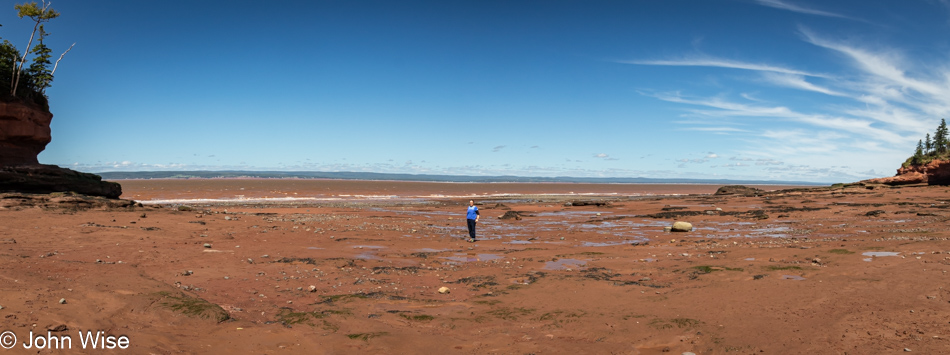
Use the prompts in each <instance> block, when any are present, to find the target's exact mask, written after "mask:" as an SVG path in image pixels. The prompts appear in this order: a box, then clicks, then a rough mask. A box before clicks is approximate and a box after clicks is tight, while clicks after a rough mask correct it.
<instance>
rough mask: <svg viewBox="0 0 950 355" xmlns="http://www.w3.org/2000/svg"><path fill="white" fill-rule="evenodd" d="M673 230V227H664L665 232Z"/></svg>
mask: <svg viewBox="0 0 950 355" xmlns="http://www.w3.org/2000/svg"><path fill="white" fill-rule="evenodd" d="M672 230H673V227H670V226H666V227H663V231H664V232H670V231H672Z"/></svg>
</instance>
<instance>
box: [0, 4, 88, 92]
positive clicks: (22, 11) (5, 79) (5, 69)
mask: <svg viewBox="0 0 950 355" xmlns="http://www.w3.org/2000/svg"><path fill="white" fill-rule="evenodd" d="M50 5H51V4H50V3H47V2H46V1H45V0H43V1H42V2H41V3H40V4H37V3H36V1H32V2H26V3H23V4H17V5H14V8H15V9H16V10H17V16H18V17H19V18H24V17H27V18H29V19H30V20H32V21H33V32H32V33H31V34H30V40H29V41H28V42H27V44H26V49H24V50H23V51H22V52H20V51H19V50H18V49H17V48H16V47H15V46H14V45H13V44H12V43H10V42H9V41H7V40H4V41H3V43H0V89H6V90H8V91H9V96H7V97H6V98H5V99H6V100H9V99H22V100H26V101H28V102H30V101H31V102H34V103H36V104H39V105H41V106H43V107H44V108H46V107H47V106H48V105H47V102H46V94H45V93H46V88H48V87H50V85H51V83H52V81H53V74H54V73H55V72H56V67H57V66H58V65H59V61H60V60H62V59H63V56H65V55H66V53H68V52H69V50H71V49H72V48H73V46H69V48H68V49H66V51H65V52H63V54H61V55H60V56H59V59H57V60H56V63H52V62H51V61H50V59H51V58H52V55H51V54H50V53H51V52H52V51H51V50H50V49H49V47H47V46H46V43H45V41H44V40H45V39H46V36H48V35H49V33H48V32H46V28H45V27H44V25H43V24H44V23H46V22H49V21H50V20H52V19H54V18H57V17H59V12H56V10H53V9H52V8H51V7H50ZM34 40H36V42H37V44H36V46H34V47H32V48H31V46H32V45H33V42H34ZM73 45H75V43H74V44H73ZM30 55H32V56H33V59H32V63H31V64H30V66H29V67H27V68H25V69H24V65H25V64H26V62H27V61H28V58H29V57H30ZM50 65H52V68H50Z"/></svg>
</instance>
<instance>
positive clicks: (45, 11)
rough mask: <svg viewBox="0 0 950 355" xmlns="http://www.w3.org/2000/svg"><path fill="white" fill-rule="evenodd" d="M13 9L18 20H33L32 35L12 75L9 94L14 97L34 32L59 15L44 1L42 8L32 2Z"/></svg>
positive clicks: (30, 50)
mask: <svg viewBox="0 0 950 355" xmlns="http://www.w3.org/2000/svg"><path fill="white" fill-rule="evenodd" d="M13 7H14V8H15V9H16V10H17V16H18V17H19V18H24V17H29V18H30V19H31V20H33V33H32V34H30V41H29V42H27V44H26V47H27V48H26V49H25V50H23V55H22V56H21V57H20V58H19V64H18V65H17V67H16V69H15V71H14V73H13V87H12V88H11V89H10V94H12V95H16V93H17V87H19V86H20V76H22V74H23V64H24V63H26V56H27V55H28V54H30V53H32V52H33V50H32V49H31V48H30V46H32V45H33V38H35V37H36V32H37V31H38V30H40V26H41V24H42V23H43V22H49V20H52V19H54V18H57V17H59V13H58V12H56V11H55V10H53V9H51V8H50V4H49V3H47V2H46V0H43V5H42V6H39V5H37V3H36V1H33V2H29V3H23V4H20V5H14V6H13ZM41 36H42V35H41ZM44 47H45V46H44Z"/></svg>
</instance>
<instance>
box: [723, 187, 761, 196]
mask: <svg viewBox="0 0 950 355" xmlns="http://www.w3.org/2000/svg"><path fill="white" fill-rule="evenodd" d="M763 192H764V191H762V190H760V189H757V188H754V187H748V186H742V185H730V186H723V187H720V188H719V189H718V190H716V195H740V196H756V195H758V194H761V193H763Z"/></svg>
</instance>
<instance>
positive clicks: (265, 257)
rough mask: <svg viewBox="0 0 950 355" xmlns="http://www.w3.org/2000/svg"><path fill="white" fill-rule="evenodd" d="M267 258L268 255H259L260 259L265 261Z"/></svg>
mask: <svg viewBox="0 0 950 355" xmlns="http://www.w3.org/2000/svg"><path fill="white" fill-rule="evenodd" d="M269 257H270V255H267V254H264V255H261V259H267V258H269Z"/></svg>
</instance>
